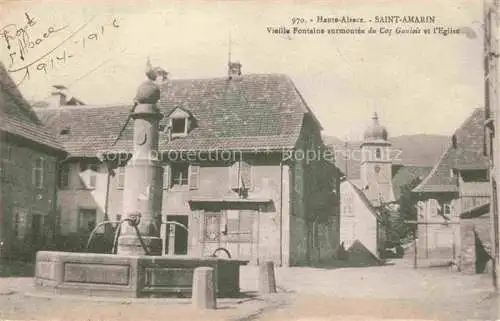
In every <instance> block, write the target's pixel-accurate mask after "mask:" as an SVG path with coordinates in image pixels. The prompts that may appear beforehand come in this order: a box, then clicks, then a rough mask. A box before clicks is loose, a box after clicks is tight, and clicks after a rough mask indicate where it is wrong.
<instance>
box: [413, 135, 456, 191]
mask: <svg viewBox="0 0 500 321" xmlns="http://www.w3.org/2000/svg"><path fill="white" fill-rule="evenodd" d="M451 147H453V144H452V143H451V142H448V146H447V147H446V149H445V150H444V151H443V153H442V154H441V156H440V157H439V160H438V161H437V162H436V164H434V166H433V167H432V170H431V172H430V173H429V175H427V176H426V177H425V178H424V179H423V180H422V181H421V182H420V184H418V185H417V186H416V187H415V188H414V189H413V190H412V192H418V190H419V189H421V188H422V187H423V186H425V185H427V182H428V181H429V180H430V178H431V177H432V176H433V175H434V174H435V173H436V171H437V169H438V168H439V166H440V165H441V162H442V161H443V160H444V157H445V156H446V155H447V154H448V151H449V150H450V149H451Z"/></svg>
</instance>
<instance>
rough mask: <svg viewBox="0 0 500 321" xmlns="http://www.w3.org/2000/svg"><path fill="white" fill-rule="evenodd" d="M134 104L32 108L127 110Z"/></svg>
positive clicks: (40, 109)
mask: <svg viewBox="0 0 500 321" xmlns="http://www.w3.org/2000/svg"><path fill="white" fill-rule="evenodd" d="M132 105H133V103H130V104H105V105H78V106H63V107H32V108H33V109H35V110H36V111H37V112H39V111H42V112H43V111H44V110H60V111H65V110H71V109H100V108H103V109H104V108H119V107H120V108H121V107H123V108H126V107H131V106H132Z"/></svg>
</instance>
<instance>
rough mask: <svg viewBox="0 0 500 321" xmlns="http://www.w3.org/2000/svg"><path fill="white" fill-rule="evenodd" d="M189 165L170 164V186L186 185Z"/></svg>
mask: <svg viewBox="0 0 500 321" xmlns="http://www.w3.org/2000/svg"><path fill="white" fill-rule="evenodd" d="M188 174H189V165H188V164H187V163H174V164H172V186H184V185H187V184H188Z"/></svg>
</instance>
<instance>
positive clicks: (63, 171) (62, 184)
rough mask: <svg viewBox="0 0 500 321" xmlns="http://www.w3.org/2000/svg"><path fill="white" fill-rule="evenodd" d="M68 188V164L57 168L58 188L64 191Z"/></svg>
mask: <svg viewBox="0 0 500 321" xmlns="http://www.w3.org/2000/svg"><path fill="white" fill-rule="evenodd" d="M68 187H69V164H61V167H60V168H59V188H60V189H66V188H68Z"/></svg>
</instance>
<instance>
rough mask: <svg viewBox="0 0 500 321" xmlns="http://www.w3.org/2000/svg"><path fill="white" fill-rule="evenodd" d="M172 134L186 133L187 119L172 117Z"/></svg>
mask: <svg viewBox="0 0 500 321" xmlns="http://www.w3.org/2000/svg"><path fill="white" fill-rule="evenodd" d="M172 134H173V135H186V134H187V119H186V118H174V119H172Z"/></svg>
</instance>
